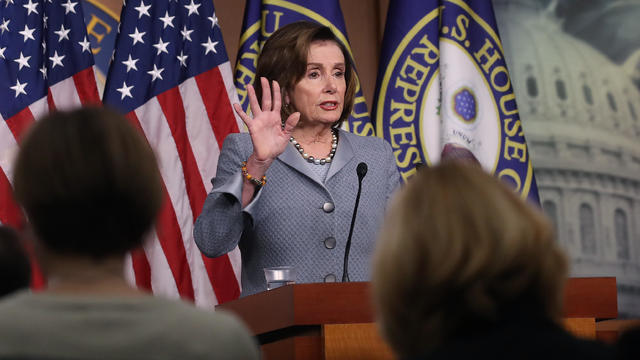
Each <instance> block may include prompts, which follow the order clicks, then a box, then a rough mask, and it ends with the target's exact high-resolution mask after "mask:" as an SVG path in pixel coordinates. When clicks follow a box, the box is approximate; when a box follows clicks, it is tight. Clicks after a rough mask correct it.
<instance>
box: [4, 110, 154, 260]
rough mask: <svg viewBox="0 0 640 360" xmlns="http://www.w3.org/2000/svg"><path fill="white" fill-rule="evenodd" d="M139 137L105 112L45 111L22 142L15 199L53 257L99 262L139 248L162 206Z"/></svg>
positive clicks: (151, 166)
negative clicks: (74, 257) (46, 114)
mask: <svg viewBox="0 0 640 360" xmlns="http://www.w3.org/2000/svg"><path fill="white" fill-rule="evenodd" d="M161 186H162V185H161V179H160V175H159V172H158V169H157V165H156V162H155V157H154V155H153V152H152V150H151V148H150V147H149V145H148V144H147V142H146V140H145V139H144V138H143V137H142V135H141V134H139V133H138V131H137V130H136V129H135V128H134V127H133V126H132V125H130V124H129V123H128V121H127V120H126V119H125V118H124V117H122V116H121V115H119V114H117V113H115V112H113V111H111V110H108V109H105V108H98V107H92V108H81V109H78V110H73V111H68V112H67V111H60V112H55V113H52V114H50V115H48V116H46V117H45V118H43V119H41V120H39V121H38V122H37V123H36V124H34V126H33V127H32V128H31V130H30V132H29V133H28V134H27V136H26V137H25V139H24V140H23V142H22V146H21V148H20V152H19V154H18V158H17V161H16V165H15V171H14V190H15V197H16V200H17V201H18V202H19V203H20V204H21V205H22V206H23V208H24V210H25V212H26V214H27V217H28V219H29V223H30V224H31V226H32V228H33V231H34V233H35V235H36V238H37V239H38V240H39V243H40V244H42V245H43V247H44V248H45V249H46V250H48V251H50V252H52V253H56V254H61V255H73V256H84V257H91V258H94V259H101V258H106V257H111V256H120V255H122V254H124V253H125V252H126V251H128V250H130V249H132V248H134V247H137V246H138V245H140V244H141V242H142V239H143V236H144V234H145V233H146V232H147V231H148V230H149V228H150V227H151V225H152V223H153V221H154V219H155V217H156V215H157V213H158V211H159V208H160V204H161V194H162V187H161Z"/></svg>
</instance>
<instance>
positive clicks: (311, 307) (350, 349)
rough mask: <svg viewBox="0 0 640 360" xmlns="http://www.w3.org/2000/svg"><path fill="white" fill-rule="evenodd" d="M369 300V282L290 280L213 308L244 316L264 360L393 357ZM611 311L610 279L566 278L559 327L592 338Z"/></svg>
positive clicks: (613, 285)
mask: <svg viewBox="0 0 640 360" xmlns="http://www.w3.org/2000/svg"><path fill="white" fill-rule="evenodd" d="M370 299H371V297H370V285H369V283H364V282H353V283H325V284H322V283H318V284H295V285H288V286H283V287H281V288H278V289H274V290H270V291H265V292H262V293H258V294H254V295H251V296H247V297H244V298H240V299H237V300H234V301H230V302H228V303H225V304H222V305H219V306H218V308H220V309H224V310H227V311H232V312H234V313H236V314H237V315H238V316H240V318H242V319H243V320H244V321H245V323H246V324H247V326H248V327H249V329H250V330H251V331H252V332H253V334H255V336H256V337H257V339H258V342H259V343H260V345H261V348H262V352H263V355H264V358H265V359H266V360H273V359H327V360H332V359H356V360H357V359H394V356H393V354H392V352H391V350H390V348H389V347H388V346H387V344H386V343H385V342H384V341H383V340H382V339H381V337H380V335H379V334H378V332H377V328H376V326H375V323H374V315H373V310H372V306H371V302H370ZM617 314H618V312H617V296H616V282H615V278H575V279H569V282H568V283H567V287H566V291H565V326H566V327H567V328H568V329H569V330H570V331H572V332H574V333H576V334H578V335H581V336H585V337H591V338H595V337H596V326H595V322H596V320H597V319H610V318H615V317H616V316H617Z"/></svg>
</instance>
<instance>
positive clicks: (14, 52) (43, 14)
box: [0, 0, 93, 119]
mask: <svg viewBox="0 0 640 360" xmlns="http://www.w3.org/2000/svg"><path fill="white" fill-rule="evenodd" d="M79 5H80V3H79V0H75V1H74V0H59V1H51V0H46V1H39V0H0V6H2V17H0V97H5V98H6V97H10V98H17V100H16V101H12V102H5V103H2V104H0V115H2V117H4V118H5V119H6V118H8V117H10V116H13V115H14V114H15V113H16V112H17V111H19V110H20V109H22V108H24V106H26V105H28V104H30V103H32V102H34V101H36V100H38V99H41V98H42V97H43V96H46V95H47V88H48V87H50V86H53V85H55V84H56V83H58V82H60V81H62V80H63V79H66V78H68V77H69V76H71V75H73V74H74V73H76V72H77V71H79V70H82V69H86V68H87V67H90V66H92V65H93V54H92V53H91V45H90V43H89V41H88V39H87V36H86V29H85V24H84V18H83V16H82V14H81V13H82V10H81V8H80V6H79ZM47 29H51V31H48V30H47ZM70 62H73V64H74V65H73V69H71V68H70V67H69V66H65V65H66V64H67V63H70ZM54 68H55V69H56V71H55V72H52V71H49V70H51V69H54Z"/></svg>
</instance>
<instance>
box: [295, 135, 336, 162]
mask: <svg viewBox="0 0 640 360" xmlns="http://www.w3.org/2000/svg"><path fill="white" fill-rule="evenodd" d="M289 141H290V142H291V143H292V144H293V146H295V147H296V149H298V152H299V153H300V155H302V157H303V158H304V159H305V160H307V161H308V162H310V163H312V164H315V165H324V164H328V163H330V162H331V160H332V159H333V156H334V155H335V154H336V149H337V148H338V130H336V129H332V130H331V151H330V152H329V155H328V156H327V157H325V158H322V159H316V158H315V157H313V156H310V155H309V154H307V153H306V152H304V149H303V148H302V146H300V143H299V142H298V141H297V140H296V139H294V138H293V136H291V137H290V138H289Z"/></svg>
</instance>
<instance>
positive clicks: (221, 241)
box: [194, 131, 400, 296]
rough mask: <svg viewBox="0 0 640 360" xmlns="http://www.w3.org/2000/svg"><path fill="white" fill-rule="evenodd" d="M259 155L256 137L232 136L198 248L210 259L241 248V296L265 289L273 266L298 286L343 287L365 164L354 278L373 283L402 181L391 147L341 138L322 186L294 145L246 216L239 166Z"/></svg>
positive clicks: (198, 228) (200, 223)
mask: <svg viewBox="0 0 640 360" xmlns="http://www.w3.org/2000/svg"><path fill="white" fill-rule="evenodd" d="M252 152H253V145H252V143H251V138H250V136H249V134H247V133H244V134H230V135H229V136H227V138H226V139H225V141H224V144H223V146H222V152H221V154H220V158H219V162H218V170H217V174H216V177H215V178H214V179H212V180H211V181H212V183H213V189H212V191H211V193H210V194H209V195H208V196H207V199H206V201H205V204H204V207H203V209H202V213H201V214H200V216H199V217H198V219H197V220H196V224H195V229H194V236H195V241H196V244H197V245H198V247H199V248H200V250H201V251H202V252H203V253H204V254H205V255H207V256H209V257H216V256H221V255H223V254H225V253H227V252H229V251H231V250H233V249H234V248H235V246H236V245H239V246H240V251H241V254H242V296H246V295H250V294H253V293H256V292H260V291H263V290H266V281H265V277H264V272H263V269H264V268H265V267H271V266H282V265H292V266H294V267H295V268H296V271H297V277H296V282H298V283H311V282H323V281H340V280H341V278H342V272H343V261H344V252H345V245H346V241H347V237H348V235H349V227H350V225H351V216H352V213H353V207H354V205H355V198H356V193H357V191H358V176H357V174H356V167H357V165H358V164H359V163H360V162H365V163H366V164H367V165H368V172H367V175H366V176H365V178H364V179H363V181H362V194H361V197H360V204H359V206H358V215H357V218H356V222H355V227H354V230H353V237H352V240H351V242H352V244H351V250H350V255H349V259H350V260H349V278H350V280H351V281H367V280H369V262H370V258H371V254H372V252H373V249H374V242H375V239H376V235H377V230H378V228H379V226H380V225H381V222H382V218H383V214H384V210H385V207H386V204H387V201H388V199H389V197H390V195H391V193H392V192H393V191H394V189H396V187H397V186H398V184H399V182H400V176H399V174H398V170H397V167H396V164H395V159H394V156H393V152H392V150H391V146H390V145H389V144H388V143H387V142H386V141H385V140H382V139H380V138H376V137H362V136H357V135H354V134H351V133H349V132H345V131H340V135H339V141H338V148H337V150H336V155H335V157H334V159H333V162H332V163H331V165H330V166H331V167H330V169H329V172H328V174H327V177H326V179H325V181H324V183H323V182H322V181H321V180H319V179H318V178H317V175H315V174H314V173H313V172H311V171H309V169H308V168H307V166H308V165H307V163H306V160H304V159H303V158H302V156H301V155H300V154H299V153H298V152H297V150H296V149H295V147H294V146H293V145H292V144H288V145H287V147H286V149H285V151H284V152H283V153H282V154H280V156H278V158H277V159H276V160H275V161H274V162H273V163H272V164H271V166H270V167H269V169H268V170H267V172H266V176H267V183H266V185H265V186H264V187H263V188H262V189H260V190H259V191H258V193H257V194H256V196H255V197H254V199H253V200H252V201H251V203H249V205H247V206H246V207H245V208H244V209H242V208H241V200H240V199H241V192H242V175H241V173H240V167H241V162H242V161H244V160H246V159H247V158H248V157H249V155H251V153H252ZM324 166H326V165H324Z"/></svg>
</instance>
